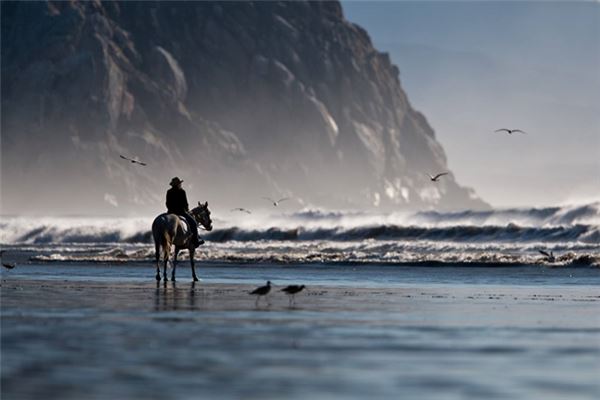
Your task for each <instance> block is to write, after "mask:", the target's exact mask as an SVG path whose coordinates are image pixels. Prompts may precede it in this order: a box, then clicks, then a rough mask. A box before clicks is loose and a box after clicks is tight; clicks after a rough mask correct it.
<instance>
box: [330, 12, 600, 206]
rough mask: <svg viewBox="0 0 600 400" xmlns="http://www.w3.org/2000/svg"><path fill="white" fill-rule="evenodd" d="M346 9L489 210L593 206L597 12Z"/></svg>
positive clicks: (598, 122) (597, 171)
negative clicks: (491, 207)
mask: <svg viewBox="0 0 600 400" xmlns="http://www.w3.org/2000/svg"><path fill="white" fill-rule="evenodd" d="M342 4H343V8H344V13H345V16H346V18H347V19H348V20H349V21H351V22H354V23H357V24H358V25H360V26H362V27H364V28H365V29H366V30H367V31H368V32H369V34H370V36H371V39H372V41H373V43H374V45H375V47H376V48H377V49H378V50H380V51H384V52H389V53H390V56H391V58H392V60H393V62H394V64H396V65H398V67H399V68H400V80H401V83H402V85H403V87H404V89H405V90H406V92H407V94H408V97H409V99H410V101H411V103H412V105H413V107H414V108H416V109H417V110H419V111H421V112H422V113H423V114H424V115H425V116H426V117H427V119H428V121H429V123H430V124H431V125H432V126H433V128H434V130H435V132H436V135H437V138H438V140H439V141H440V142H441V143H442V145H443V146H444V149H445V150H446V154H447V156H448V161H449V168H450V169H451V170H452V171H453V172H454V174H455V176H456V177H457V180H458V181H459V182H460V183H461V184H464V185H467V186H471V187H473V188H475V190H476V191H477V193H478V194H479V195H480V196H481V197H482V198H483V199H484V200H486V201H488V202H489V203H491V204H492V205H494V206H497V207H511V206H538V207H540V206H548V205H562V204H574V203H587V202H590V201H597V200H600V2H585V3H584V2H540V1H536V2H492V1H478V2H473V1H471V2H466V1H465V2H456V1H442V2H432V1H421V2H415V1H412V2H408V1H400V2H391V1H389V2H374V1H369V2H355V1H344V2H342ZM499 128H519V129H522V130H524V131H526V132H527V134H526V135H516V134H513V135H507V134H501V133H494V130H496V129H499Z"/></svg>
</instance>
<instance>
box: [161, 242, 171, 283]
mask: <svg viewBox="0 0 600 400" xmlns="http://www.w3.org/2000/svg"><path fill="white" fill-rule="evenodd" d="M170 253H171V246H170V245H166V246H164V247H163V258H164V266H163V279H164V280H165V282H166V281H168V279H167V264H168V263H169V254H170Z"/></svg>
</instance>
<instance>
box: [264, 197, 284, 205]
mask: <svg viewBox="0 0 600 400" xmlns="http://www.w3.org/2000/svg"><path fill="white" fill-rule="evenodd" d="M263 199H265V200H269V201H270V202H271V203H273V206H275V207H277V206H278V205H279V203H281V202H282V201H286V200H289V199H290V198H289V197H284V198H282V199H279V200H273V199H272V198H270V197H263Z"/></svg>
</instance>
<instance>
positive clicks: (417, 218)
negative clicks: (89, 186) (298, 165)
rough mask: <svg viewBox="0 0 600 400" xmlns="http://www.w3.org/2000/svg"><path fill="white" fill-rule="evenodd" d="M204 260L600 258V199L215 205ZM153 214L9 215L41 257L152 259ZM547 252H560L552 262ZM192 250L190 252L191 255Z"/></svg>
mask: <svg viewBox="0 0 600 400" xmlns="http://www.w3.org/2000/svg"><path fill="white" fill-rule="evenodd" d="M213 217H215V221H214V223H213V225H214V227H215V229H214V230H213V231H211V232H203V233H202V235H203V237H204V238H205V239H206V241H207V243H206V245H204V246H203V247H202V248H200V249H199V250H198V254H197V257H199V258H200V259H201V260H203V261H211V262H225V263H252V264H256V263H275V264H290V263H300V264H306V263H316V264H323V263H342V264H347V263H359V264H368V263H374V264H382V263H386V264H393V265H417V264H419V265H444V264H448V265H452V266H456V265H487V266H507V265H516V266H518V265H535V264H544V265H548V266H576V267H582V266H583V267H585V266H590V267H596V266H598V265H600V203H591V204H588V205H584V206H572V207H549V208H543V209H535V208H532V209H507V210H496V211H464V212H457V213H438V212H422V213H416V214H410V213H387V214H386V213H367V212H341V211H340V212H325V211H318V210H304V211H300V212H295V213H281V214H260V213H256V214H251V215H247V214H243V215H240V214H239V213H238V214H235V213H230V212H227V213H218V212H213ZM151 220H152V217H148V218H125V219H122V218H121V219H117V218H112V219H111V218H37V219H36V218H22V217H6V218H3V220H2V222H0V234H1V238H2V242H3V247H8V249H9V250H10V251H17V252H26V251H30V252H31V253H32V257H33V260H34V261H79V262H89V261H98V262H119V261H120V262H124V261H136V260H137V261H143V262H147V261H149V260H151V259H152V258H153V256H154V246H153V244H152V235H151V232H150V225H151ZM540 250H543V251H546V252H553V254H554V255H555V257H554V259H552V260H548V259H546V258H545V257H543V256H542V255H541V254H540V252H539V251H540ZM183 256H184V257H185V256H186V255H185V254H184V255H183Z"/></svg>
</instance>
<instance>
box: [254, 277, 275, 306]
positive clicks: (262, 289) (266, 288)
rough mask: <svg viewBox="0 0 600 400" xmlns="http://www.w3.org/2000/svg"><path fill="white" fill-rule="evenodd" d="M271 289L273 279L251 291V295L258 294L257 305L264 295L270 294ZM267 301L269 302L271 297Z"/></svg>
mask: <svg viewBox="0 0 600 400" xmlns="http://www.w3.org/2000/svg"><path fill="white" fill-rule="evenodd" d="M270 291H271V281H267V284H266V285H265V286H261V287H258V288H256V289H254V290H253V291H251V292H250V294H251V295H254V296H256V303H255V304H256V306H258V300H260V298H261V297H262V296H266V295H268V294H269V292H270ZM267 303H269V298H267ZM269 304H271V303H269Z"/></svg>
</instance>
